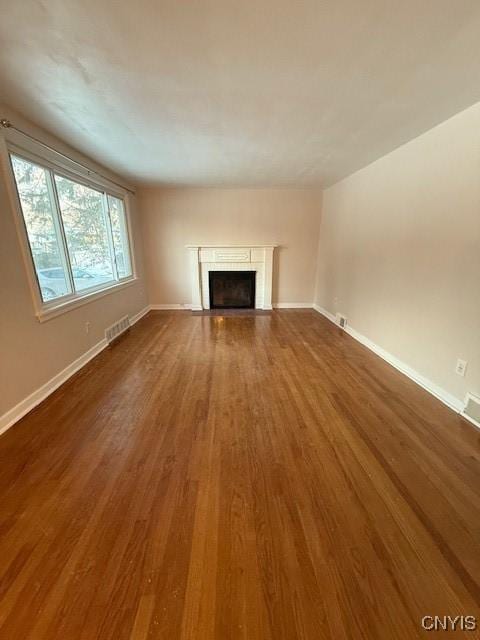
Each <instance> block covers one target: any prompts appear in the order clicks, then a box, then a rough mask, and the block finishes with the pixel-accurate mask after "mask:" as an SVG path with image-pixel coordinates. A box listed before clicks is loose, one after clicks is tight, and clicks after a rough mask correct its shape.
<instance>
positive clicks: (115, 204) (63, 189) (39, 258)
mask: <svg viewBox="0 0 480 640" xmlns="http://www.w3.org/2000/svg"><path fill="white" fill-rule="evenodd" d="M10 158H11V162H12V168H13V173H14V176H15V181H16V185H17V190H18V196H19V199H20V204H21V209H22V213H23V219H24V221H25V227H26V231H27V236H28V242H29V245H30V252H31V255H32V260H33V265H34V267H35V273H36V277H37V281H38V286H39V290H40V295H41V299H42V301H43V305H44V307H45V308H48V307H49V306H51V305H52V301H56V302H58V301H60V302H63V301H64V300H63V299H65V301H67V300H69V299H70V298H72V299H75V298H77V297H79V296H84V295H85V294H86V293H89V292H92V293H93V292H96V291H100V290H102V289H104V288H107V287H110V286H112V285H114V284H116V283H117V282H122V281H124V280H127V279H128V278H131V277H132V276H133V270H132V262H131V257H130V243H129V234H128V223H127V217H126V212H125V204H124V201H123V200H122V199H121V198H120V197H118V196H114V195H112V194H111V193H108V192H107V191H105V190H103V189H102V188H101V187H99V188H94V187H91V186H86V185H85V184H81V183H80V182H77V181H76V180H75V179H72V178H70V177H66V176H65V175H61V174H60V173H57V172H56V171H55V170H53V169H49V168H46V167H42V166H40V165H39V164H36V163H35V162H32V161H31V160H27V159H25V158H22V157H20V156H18V155H16V154H11V155H10Z"/></svg>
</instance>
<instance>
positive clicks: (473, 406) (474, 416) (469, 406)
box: [462, 393, 480, 429]
mask: <svg viewBox="0 0 480 640" xmlns="http://www.w3.org/2000/svg"><path fill="white" fill-rule="evenodd" d="M462 415H463V416H464V417H465V418H466V419H467V420H470V422H473V424H474V425H475V426H476V427H478V428H479V429H480V398H478V397H477V396H474V395H473V394H472V393H467V397H466V398H465V407H464V408H463V411H462Z"/></svg>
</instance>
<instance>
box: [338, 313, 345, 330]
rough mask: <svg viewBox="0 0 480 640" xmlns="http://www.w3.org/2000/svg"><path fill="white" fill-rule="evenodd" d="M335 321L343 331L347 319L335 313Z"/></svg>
mask: <svg viewBox="0 0 480 640" xmlns="http://www.w3.org/2000/svg"><path fill="white" fill-rule="evenodd" d="M336 320H337V324H338V326H339V327H340V328H341V329H345V327H346V326H347V318H346V317H345V316H344V315H342V314H341V313H337V314H336Z"/></svg>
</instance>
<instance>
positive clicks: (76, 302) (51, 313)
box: [37, 278, 138, 322]
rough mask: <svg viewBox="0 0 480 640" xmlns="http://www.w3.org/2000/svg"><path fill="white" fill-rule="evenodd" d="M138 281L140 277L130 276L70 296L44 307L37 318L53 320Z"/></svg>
mask: <svg viewBox="0 0 480 640" xmlns="http://www.w3.org/2000/svg"><path fill="white" fill-rule="evenodd" d="M137 282H138V278H129V279H128V280H124V281H120V282H114V283H113V284H112V285H111V286H109V287H103V288H102V289H99V290H97V291H90V292H89V293H85V294H84V295H77V296H75V298H69V299H68V300H66V301H65V302H62V303H61V304H57V305H55V306H54V307H45V308H44V309H42V310H40V311H38V312H37V318H38V321H39V322H47V320H51V319H52V318H56V317H57V316H60V315H62V313H67V311H72V310H73V309H76V308H77V307H81V306H83V305H84V304H88V303H89V302H93V301H94V300H97V299H98V298H103V296H108V295H109V294H110V293H115V292H117V291H121V290H122V289H126V288H127V287H131V286H132V284H136V283H137Z"/></svg>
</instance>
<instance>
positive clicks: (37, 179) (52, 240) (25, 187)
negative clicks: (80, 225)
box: [11, 155, 71, 302]
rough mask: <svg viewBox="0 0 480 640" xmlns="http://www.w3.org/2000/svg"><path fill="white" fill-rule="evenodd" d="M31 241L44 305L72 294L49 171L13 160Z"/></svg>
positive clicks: (16, 158) (21, 160)
mask: <svg viewBox="0 0 480 640" xmlns="http://www.w3.org/2000/svg"><path fill="white" fill-rule="evenodd" d="M11 159H12V167H13V172H14V174H15V180H16V183H17V189H18V194H19V196H20V203H21V205H22V212H23V217H24V219H25V226H26V228H27V234H28V241H29V243H30V249H31V252H32V257H33V262H34V265H35V270H36V272H37V279H38V284H39V286H40V292H41V294H42V299H43V301H44V302H47V301H48V300H53V299H55V298H59V297H60V296H64V295H65V294H67V293H71V288H70V283H69V279H68V276H67V272H66V265H65V261H64V259H62V253H63V250H62V243H61V239H60V238H61V236H60V231H59V228H58V221H56V220H55V217H54V216H55V213H54V211H55V207H54V206H53V202H52V194H51V191H50V190H49V188H48V179H49V176H48V173H47V171H46V169H43V168H42V167H39V166H37V165H36V164H33V163H32V162H28V161H27V160H23V159H22V158H18V157H17V156H13V155H12V156H11Z"/></svg>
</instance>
